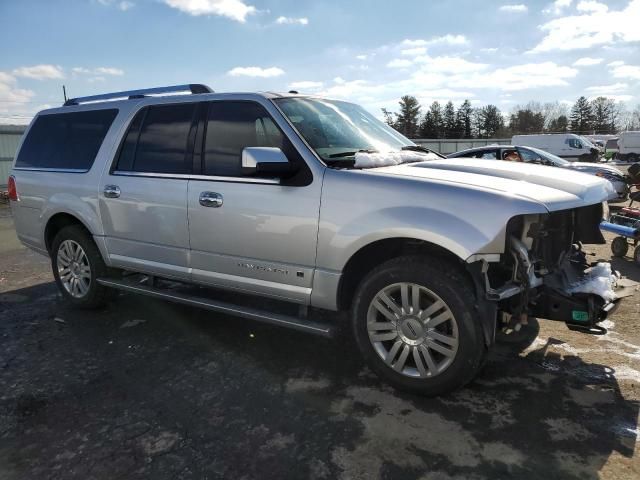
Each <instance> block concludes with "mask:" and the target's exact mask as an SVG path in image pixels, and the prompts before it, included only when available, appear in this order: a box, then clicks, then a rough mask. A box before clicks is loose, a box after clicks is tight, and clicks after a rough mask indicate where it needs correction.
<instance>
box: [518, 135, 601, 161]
mask: <svg viewBox="0 0 640 480" xmlns="http://www.w3.org/2000/svg"><path fill="white" fill-rule="evenodd" d="M511 143H512V144H513V145H516V146H518V147H534V148H539V149H540V150H544V151H545V152H549V153H552V154H554V155H556V156H558V157H560V158H564V159H565V160H569V161H578V162H597V161H598V160H599V159H600V149H599V148H598V147H596V146H595V145H594V144H593V143H591V142H590V141H589V140H588V139H586V138H585V137H582V136H580V135H576V134H573V133H553V134H551V133H548V134H540V135H514V136H513V137H512V138H511Z"/></svg>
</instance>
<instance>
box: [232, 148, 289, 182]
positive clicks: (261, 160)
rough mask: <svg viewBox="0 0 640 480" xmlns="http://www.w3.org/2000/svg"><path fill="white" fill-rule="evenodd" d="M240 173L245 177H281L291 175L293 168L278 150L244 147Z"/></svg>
mask: <svg viewBox="0 0 640 480" xmlns="http://www.w3.org/2000/svg"><path fill="white" fill-rule="evenodd" d="M242 171H243V172H244V173H245V174H247V175H251V174H265V175H276V176H281V175H287V174H291V173H292V172H293V167H292V165H291V162H289V160H288V159H287V157H286V155H285V154H284V153H283V152H282V150H280V149H279V148H275V147H246V148H244V149H243V150H242Z"/></svg>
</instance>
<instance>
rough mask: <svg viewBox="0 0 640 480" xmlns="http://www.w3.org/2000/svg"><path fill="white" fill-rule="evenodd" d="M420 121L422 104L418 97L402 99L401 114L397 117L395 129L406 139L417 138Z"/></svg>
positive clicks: (408, 96)
mask: <svg viewBox="0 0 640 480" xmlns="http://www.w3.org/2000/svg"><path fill="white" fill-rule="evenodd" d="M419 121H420V103H418V99H417V98H416V97H412V96H411V95H405V96H403V97H402V98H400V113H398V114H397V115H396V121H395V128H396V130H398V131H399V132H400V133H402V134H403V135H404V136H405V137H409V138H416V137H417V135H418V122H419Z"/></svg>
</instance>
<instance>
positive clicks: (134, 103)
mask: <svg viewBox="0 0 640 480" xmlns="http://www.w3.org/2000/svg"><path fill="white" fill-rule="evenodd" d="M86 98H90V97H86ZM276 98H318V99H323V100H332V101H333V99H330V98H326V97H321V96H317V95H305V94H301V93H298V92H293V91H291V92H270V91H266V92H211V93H193V94H178V95H149V96H140V97H135V98H132V97H129V98H119V99H114V100H110V99H109V100H100V101H95V102H88V103H78V104H73V103H70V104H68V105H61V106H59V107H53V108H48V109H46V110H42V111H40V112H38V115H41V114H44V115H48V114H53V113H64V112H71V111H87V110H98V109H108V108H118V109H133V108H136V107H139V106H147V105H156V104H163V103H174V102H177V103H182V102H185V103H189V102H202V101H212V100H233V99H239V100H240V99H241V100H261V99H267V100H271V99H276ZM79 100H82V98H80V99H79Z"/></svg>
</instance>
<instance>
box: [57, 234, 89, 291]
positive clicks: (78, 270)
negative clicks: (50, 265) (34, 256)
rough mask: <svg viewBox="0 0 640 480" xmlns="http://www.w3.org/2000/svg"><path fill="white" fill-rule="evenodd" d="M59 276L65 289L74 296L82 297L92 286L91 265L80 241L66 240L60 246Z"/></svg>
mask: <svg viewBox="0 0 640 480" xmlns="http://www.w3.org/2000/svg"><path fill="white" fill-rule="evenodd" d="M56 266H57V268H58V276H59V277H60V282H61V283H62V285H63V286H64V288H65V290H66V291H67V292H68V293H69V295H71V296H72V297H74V298H82V297H84V296H85V295H86V294H87V292H89V287H90V286H91V266H90V265H89V259H88V258H87V254H86V253H85V251H84V249H83V248H82V247H81V246H80V244H79V243H78V242H75V241H73V240H65V241H63V242H62V243H61V244H60V247H58V254H57V257H56Z"/></svg>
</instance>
